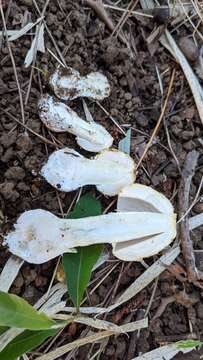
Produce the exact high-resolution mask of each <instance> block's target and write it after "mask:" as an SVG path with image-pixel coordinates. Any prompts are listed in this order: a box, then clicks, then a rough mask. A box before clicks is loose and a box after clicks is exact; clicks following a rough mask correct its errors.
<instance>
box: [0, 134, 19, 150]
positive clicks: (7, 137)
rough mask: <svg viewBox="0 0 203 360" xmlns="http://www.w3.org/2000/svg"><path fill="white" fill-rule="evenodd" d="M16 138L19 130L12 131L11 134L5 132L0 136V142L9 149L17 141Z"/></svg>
mask: <svg viewBox="0 0 203 360" xmlns="http://www.w3.org/2000/svg"><path fill="white" fill-rule="evenodd" d="M16 138H17V131H13V132H12V133H9V134H7V133H6V134H3V135H2V136H1V137H0V144H1V145H3V146H4V147H5V148H6V149H7V148H9V147H10V146H11V145H13V144H14V143H15V142H16Z"/></svg>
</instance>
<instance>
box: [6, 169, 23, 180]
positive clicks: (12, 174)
mask: <svg viewBox="0 0 203 360" xmlns="http://www.w3.org/2000/svg"><path fill="white" fill-rule="evenodd" d="M5 177H6V178H7V179H9V180H15V181H18V180H22V179H24V177H25V170H24V169H22V168H21V167H20V166H11V167H10V168H9V169H8V170H7V171H6V172H5Z"/></svg>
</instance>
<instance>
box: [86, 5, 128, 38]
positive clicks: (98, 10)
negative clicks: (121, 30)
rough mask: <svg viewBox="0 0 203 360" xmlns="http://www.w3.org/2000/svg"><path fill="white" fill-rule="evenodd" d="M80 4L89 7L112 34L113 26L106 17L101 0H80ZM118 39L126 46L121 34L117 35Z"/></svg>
mask: <svg viewBox="0 0 203 360" xmlns="http://www.w3.org/2000/svg"><path fill="white" fill-rule="evenodd" d="M82 4H83V5H86V6H89V7H91V8H92V9H93V10H94V11H95V12H96V14H97V15H98V17H99V18H100V19H101V20H102V21H103V22H104V24H105V25H106V26H107V28H108V29H109V30H110V31H111V32H114V29H115V26H114V24H113V22H112V20H111V19H110V17H109V16H108V14H107V12H106V10H105V8H104V5H103V3H102V0H82ZM118 38H119V40H120V41H121V42H122V43H124V44H126V40H125V38H124V37H123V36H122V35H121V34H118Z"/></svg>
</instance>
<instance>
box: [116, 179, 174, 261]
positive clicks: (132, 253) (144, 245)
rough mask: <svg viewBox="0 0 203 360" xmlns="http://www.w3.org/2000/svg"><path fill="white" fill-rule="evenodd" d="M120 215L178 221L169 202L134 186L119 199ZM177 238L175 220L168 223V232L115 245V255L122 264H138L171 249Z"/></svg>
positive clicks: (138, 186)
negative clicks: (138, 215)
mask: <svg viewBox="0 0 203 360" xmlns="http://www.w3.org/2000/svg"><path fill="white" fill-rule="evenodd" d="M117 210H118V211H121V212H123V211H129V212H134V211H136V212H140V214H142V213H145V212H146V211H147V212H148V214H151V215H154V214H165V215H168V219H170V218H172V219H176V215H175V214H174V209H173V206H172V204H171V203H170V201H169V200H168V199H167V198H166V197H165V196H164V195H162V194H161V193H159V192H158V191H156V190H153V189H152V188H151V187H150V186H145V185H140V184H133V185H131V186H128V187H126V188H124V189H123V190H122V191H121V192H120V194H119V197H118V203H117ZM175 236H176V220H174V222H171V221H170V220H169V222H168V226H167V227H166V230H165V231H164V232H162V233H157V234H153V236H146V237H141V238H140V239H136V238H135V239H134V240H131V241H128V242H120V243H115V244H114V245H113V254H114V255H115V256H116V257H118V258H119V259H122V260H127V261H137V260H138V259H139V258H140V259H142V258H145V257H149V256H153V255H155V254H157V253H159V252H160V251H161V250H163V249H164V248H165V247H166V246H168V245H169V244H170V243H171V242H172V240H173V239H174V238H175Z"/></svg>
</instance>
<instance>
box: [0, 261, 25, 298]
mask: <svg viewBox="0 0 203 360" xmlns="http://www.w3.org/2000/svg"><path fill="white" fill-rule="evenodd" d="M23 263H24V261H23V260H21V259H20V258H18V257H17V256H13V255H12V256H11V257H10V258H9V259H8V261H7V263H6V265H5V266H4V268H3V270H2V272H1V274H0V291H4V292H8V291H9V289H10V287H11V285H12V283H13V281H14V280H15V278H16V276H17V275H18V272H19V270H20V268H21V266H22V265H23Z"/></svg>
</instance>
